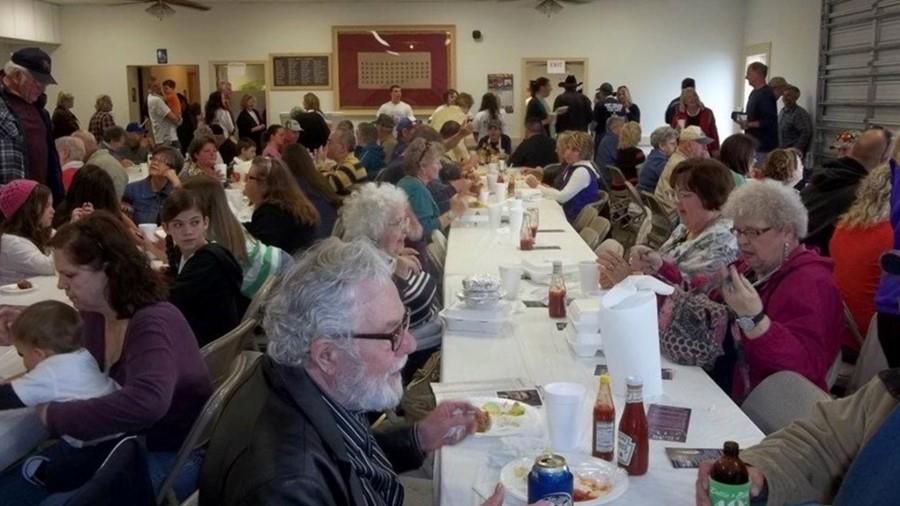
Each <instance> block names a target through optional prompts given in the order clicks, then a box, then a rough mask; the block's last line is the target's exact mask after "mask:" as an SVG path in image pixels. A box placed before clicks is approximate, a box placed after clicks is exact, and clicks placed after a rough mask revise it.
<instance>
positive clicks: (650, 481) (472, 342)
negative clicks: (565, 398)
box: [435, 201, 763, 506]
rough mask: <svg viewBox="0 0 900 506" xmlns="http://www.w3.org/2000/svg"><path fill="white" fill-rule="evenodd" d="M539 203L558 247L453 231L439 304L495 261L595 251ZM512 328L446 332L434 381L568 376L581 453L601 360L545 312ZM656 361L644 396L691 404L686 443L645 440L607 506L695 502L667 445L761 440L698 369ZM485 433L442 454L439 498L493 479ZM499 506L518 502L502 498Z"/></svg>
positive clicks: (530, 287)
mask: <svg viewBox="0 0 900 506" xmlns="http://www.w3.org/2000/svg"><path fill="white" fill-rule="evenodd" d="M529 206H537V207H538V208H539V209H540V216H541V222H540V229H563V230H564V232H561V233H560V232H553V233H550V232H548V233H544V234H542V233H541V232H538V235H537V245H558V246H561V248H562V249H561V250H544V251H519V250H518V249H517V248H516V247H514V246H513V245H512V242H511V241H510V239H509V237H508V234H506V235H504V234H498V233H497V232H495V231H492V230H491V229H490V228H488V227H487V225H486V224H483V225H480V226H479V227H471V226H465V227H454V228H453V229H452V230H451V232H450V236H449V239H448V254H447V260H446V264H445V278H444V293H445V301H450V300H453V298H452V297H453V296H454V294H455V293H456V292H457V291H459V290H460V287H461V281H462V279H463V277H465V276H467V275H471V274H476V273H491V274H497V272H498V267H499V265H501V264H503V263H515V262H519V261H521V260H522V259H524V258H537V257H541V256H543V257H545V258H554V257H555V256H561V257H563V258H566V259H567V261H568V262H578V261H582V260H593V259H594V258H595V255H594V253H593V252H592V251H591V250H590V249H589V248H588V246H587V245H586V244H585V243H584V241H582V240H581V238H580V237H579V236H578V234H577V233H576V232H575V231H574V230H573V229H572V227H571V226H570V225H569V224H568V223H567V222H566V220H565V217H564V215H563V213H562V209H561V208H560V206H559V205H558V204H556V203H555V202H550V201H541V202H539V203H533V204H529ZM568 288H569V290H568V291H569V295H570V296H580V292H579V288H578V287H577V285H575V286H569V287H568ZM540 290H546V286H544V287H539V285H536V284H532V283H530V282H525V281H523V283H522V288H521V290H520V298H522V296H523V295H524V298H525V299H534V298H535V297H534V296H533V295H531V296H530V294H533V293H534V294H536V293H540ZM513 320H514V324H513V326H512V327H511V329H510V330H508V331H506V332H505V334H504V335H500V336H495V337H471V336H464V335H459V334H456V335H455V334H454V333H451V332H448V333H446V334H445V335H444V341H443V353H442V365H441V366H442V374H441V379H442V381H443V382H446V383H457V382H469V381H488V380H501V379H505V378H522V379H523V380H524V381H525V382H526V383H527V384H528V385H543V384H546V383H550V382H553V381H573V382H578V383H581V384H583V385H585V386H587V387H588V395H587V398H586V400H585V405H584V407H583V413H584V415H583V417H582V418H583V425H582V438H581V439H582V441H581V449H582V451H583V453H589V449H590V430H589V427H588V426H589V423H590V420H591V409H592V404H593V400H594V397H595V395H596V391H597V378H596V377H595V376H594V369H595V366H596V365H597V364H600V363H604V362H605V358H604V357H602V356H597V357H593V358H578V357H576V356H575V355H574V354H573V353H572V351H571V350H570V349H569V346H568V344H567V343H566V341H565V337H564V333H563V332H560V331H559V330H557V328H556V320H551V319H550V318H549V317H548V315H547V309H546V308H536V309H525V310H523V311H522V312H520V313H518V314H516V315H515V316H514V318H513ZM663 367H667V368H671V369H673V370H674V377H673V379H672V380H670V381H664V382H663V387H664V392H665V393H664V395H663V396H662V397H661V398H657V399H645V401H644V404H645V406H646V405H648V404H649V403H650V402H655V403H659V404H666V405H671V406H681V407H688V408H691V409H692V412H691V419H690V427H689V430H688V436H687V441H686V442H685V443H675V442H668V441H654V440H651V441H650V469H649V471H648V473H647V474H646V475H644V476H641V477H630V485H629V488H628V491H627V492H626V493H625V495H624V496H622V497H621V498H619V499H617V500H616V501H615V502H614V503H615V504H628V505H659V504H666V505H675V504H684V505H689V504H694V480H695V479H696V470H693V469H675V468H673V467H672V465H671V464H670V463H669V460H668V459H667V458H666V455H665V448H666V447H687V448H721V446H722V443H723V442H724V441H725V440H734V441H737V442H738V443H739V444H740V445H741V447H746V446H750V445H752V444H755V443H757V442H759V440H760V439H762V437H763V434H762V433H761V432H760V431H759V429H758V428H757V427H756V426H755V425H753V423H752V422H751V421H750V420H749V419H748V418H747V417H746V415H744V413H743V412H742V411H741V410H740V409H739V408H738V407H737V406H736V405H735V404H734V403H733V402H732V401H731V399H730V398H729V397H728V396H727V395H725V393H724V392H722V391H721V390H720V389H719V388H718V387H717V386H716V385H715V383H714V382H713V381H712V380H711V379H710V378H709V377H708V376H707V375H706V373H704V372H703V370H701V369H700V368H697V367H685V366H679V365H675V364H672V363H670V362H668V361H667V360H665V359H663ZM615 404H616V415H617V417H618V416H621V413H622V410H623V407H624V405H625V400H624V399H623V398H621V397H616V398H615ZM500 444H501V443H500V441H499V440H498V439H492V438H469V439H467V440H466V441H464V442H463V443H461V444H459V445H457V446H455V447H447V448H444V449H443V450H441V452H440V455H439V459H438V464H437V468H436V472H435V479H436V480H439V485H438V489H439V497H440V504H442V505H445V506H456V505H461V506H471V505H478V504H481V502H482V501H483V497H481V495H480V494H479V493H477V492H476V490H475V488H479V490H484V487H483V486H479V485H484V483H485V482H488V483H490V482H493V481H494V480H496V479H497V478H499V468H498V467H494V466H492V465H490V464H489V455H491V453H492V452H493V453H495V452H496V451H497V449H498V448H499V445H500ZM506 504H509V505H517V504H521V503H520V502H518V501H517V500H515V499H514V498H512V497H509V496H507V499H506Z"/></svg>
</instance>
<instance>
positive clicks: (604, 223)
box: [588, 216, 612, 241]
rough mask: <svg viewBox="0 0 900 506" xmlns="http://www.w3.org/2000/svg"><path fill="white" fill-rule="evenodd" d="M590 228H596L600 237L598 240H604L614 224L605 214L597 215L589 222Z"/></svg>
mask: <svg viewBox="0 0 900 506" xmlns="http://www.w3.org/2000/svg"><path fill="white" fill-rule="evenodd" d="M588 228H591V229H593V230H595V231H596V232H597V236H598V238H599V239H598V240H599V241H602V240H604V239H606V236H607V235H609V229H610V228H612V224H611V223H610V222H609V220H607V219H606V218H604V217H603V216H597V217H595V218H594V219H593V220H591V222H590V223H589V224H588Z"/></svg>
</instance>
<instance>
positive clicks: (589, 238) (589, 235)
mask: <svg viewBox="0 0 900 506" xmlns="http://www.w3.org/2000/svg"><path fill="white" fill-rule="evenodd" d="M578 234H579V235H580V236H581V238H582V239H584V242H586V243H587V245H588V247H589V248H591V249H594V248H596V247H597V245H598V244H600V234H598V233H597V231H596V230H594V229H592V228H590V227H584V228H583V229H581V232H578Z"/></svg>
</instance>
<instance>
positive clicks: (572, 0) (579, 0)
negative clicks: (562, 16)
mask: <svg viewBox="0 0 900 506" xmlns="http://www.w3.org/2000/svg"><path fill="white" fill-rule="evenodd" d="M559 1H560V2H562V3H567V4H589V3H591V2H593V1H594V0H559Z"/></svg>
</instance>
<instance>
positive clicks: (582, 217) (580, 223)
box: [572, 205, 600, 232]
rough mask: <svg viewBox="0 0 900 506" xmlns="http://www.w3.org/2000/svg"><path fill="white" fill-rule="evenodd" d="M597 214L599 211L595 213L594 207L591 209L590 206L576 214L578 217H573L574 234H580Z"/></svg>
mask: <svg viewBox="0 0 900 506" xmlns="http://www.w3.org/2000/svg"><path fill="white" fill-rule="evenodd" d="M599 214H600V213H599V211H597V209H596V208H595V207H592V206H591V205H587V206H584V207H583V208H582V209H581V211H580V212H579V213H578V216H576V217H575V221H574V222H573V223H572V226H573V227H575V231H576V232H581V230H582V229H583V228H585V227H587V226H588V225H589V224H590V223H591V220H593V219H594V218H596V217H597V216H598V215H599Z"/></svg>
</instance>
